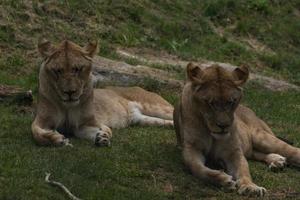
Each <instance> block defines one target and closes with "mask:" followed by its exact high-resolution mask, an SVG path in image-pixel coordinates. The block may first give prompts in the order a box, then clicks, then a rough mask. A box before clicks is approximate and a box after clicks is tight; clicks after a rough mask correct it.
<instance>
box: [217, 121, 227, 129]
mask: <svg viewBox="0 0 300 200" xmlns="http://www.w3.org/2000/svg"><path fill="white" fill-rule="evenodd" d="M217 126H218V127H219V128H220V129H222V130H224V129H226V128H228V127H229V125H228V124H223V123H217Z"/></svg>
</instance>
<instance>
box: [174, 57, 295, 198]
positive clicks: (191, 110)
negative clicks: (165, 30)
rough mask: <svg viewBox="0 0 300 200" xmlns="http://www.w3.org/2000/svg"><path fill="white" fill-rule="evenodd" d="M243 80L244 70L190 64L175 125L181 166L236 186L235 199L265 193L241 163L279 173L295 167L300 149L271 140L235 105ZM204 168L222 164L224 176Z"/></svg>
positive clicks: (252, 115)
mask: <svg viewBox="0 0 300 200" xmlns="http://www.w3.org/2000/svg"><path fill="white" fill-rule="evenodd" d="M248 75H249V71H248V69H247V68H246V67H240V68H236V69H235V70H234V71H232V72H231V71H228V70H225V69H224V68H222V67H220V66H218V65H215V66H211V67H208V68H205V69H204V68H200V67H198V66H195V65H193V64H191V63H190V64H189V65H188V66H187V77H188V81H187V83H186V84H185V86H184V89H183V91H182V95H181V99H180V103H179V104H178V106H177V107H175V110H174V125H175V130H176V135H177V141H178V143H179V144H181V145H182V148H183V158H184V162H185V164H186V165H187V167H188V168H189V169H190V170H191V172H192V173H193V174H194V175H196V176H198V177H199V178H201V179H204V180H207V181H209V182H211V183H214V184H218V185H221V186H224V187H228V188H230V189H235V188H236V187H237V189H238V193H239V194H246V195H258V196H262V195H264V194H265V192H266V189H265V188H263V187H259V186H257V185H256V184H254V183H253V182H252V180H251V176H250V172H249V168H248V163H247V160H246V158H249V159H254V160H258V161H263V162H265V163H267V164H268V165H269V167H270V168H282V167H284V166H285V164H286V162H287V163H289V164H292V165H296V166H300V149H299V148H296V147H293V146H291V145H289V144H287V143H285V142H283V141H281V140H280V139H278V138H276V137H275V136H274V134H273V132H272V131H271V129H270V128H269V127H268V126H267V125H266V123H265V122H263V121H262V120H261V119H259V118H258V117H257V116H256V115H255V113H254V112H253V111H252V110H250V109H249V108H247V107H245V106H242V105H239V102H240V100H241V98H242V90H241V88H240V86H242V85H243V84H244V83H245V82H246V80H247V79H248ZM209 163H210V164H211V163H213V164H221V168H223V169H224V170H225V172H223V171H221V170H216V169H212V168H209V166H210V164H209ZM214 166H216V165H214ZM219 167H220V165H219Z"/></svg>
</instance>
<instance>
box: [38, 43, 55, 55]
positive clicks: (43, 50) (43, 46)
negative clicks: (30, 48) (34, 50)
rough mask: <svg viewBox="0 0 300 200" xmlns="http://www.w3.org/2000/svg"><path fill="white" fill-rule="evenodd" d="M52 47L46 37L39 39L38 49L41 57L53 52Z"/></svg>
mask: <svg viewBox="0 0 300 200" xmlns="http://www.w3.org/2000/svg"><path fill="white" fill-rule="evenodd" d="M53 49H54V47H53V46H52V44H51V42H49V41H48V40H46V39H40V40H39V42H38V51H39V53H40V54H41V55H42V57H43V58H47V57H48V56H50V55H51V52H53Z"/></svg>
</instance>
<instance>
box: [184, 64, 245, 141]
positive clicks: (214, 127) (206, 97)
mask: <svg viewBox="0 0 300 200" xmlns="http://www.w3.org/2000/svg"><path fill="white" fill-rule="evenodd" d="M187 76H188V80H189V81H190V82H191V84H192V98H193V101H194V102H195V104H196V108H195V109H197V110H196V112H199V113H201V115H202V117H203V118H204V121H205V123H206V125H207V128H208V129H209V130H210V132H211V134H212V135H213V136H214V137H215V138H218V137H221V136H225V135H228V133H229V129H230V127H231V126H232V123H233V120H234V112H235V109H236V108H237V106H238V104H239V102H240V100H241V98H242V90H241V88H240V86H242V85H243V84H244V83H245V82H246V81H247V79H248V76H249V70H248V68H247V67H239V68H236V69H235V70H233V71H229V70H226V69H224V68H222V67H221V66H218V65H213V66H210V67H207V68H203V69H202V68H200V67H198V66H195V65H193V64H192V63H190V64H188V66H187Z"/></svg>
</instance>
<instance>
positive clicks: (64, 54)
mask: <svg viewBox="0 0 300 200" xmlns="http://www.w3.org/2000/svg"><path fill="white" fill-rule="evenodd" d="M38 50H39V52H40V54H41V55H42V56H43V58H44V62H43V65H44V66H43V67H44V69H45V72H46V73H45V74H46V76H47V81H48V83H47V84H49V85H50V84H51V87H53V88H54V91H55V92H56V93H57V95H58V97H59V99H60V100H61V102H62V103H63V104H64V105H77V104H78V103H79V102H80V97H81V96H82V94H83V92H84V89H85V86H86V84H87V83H88V82H89V81H90V74H91V68H92V57H93V56H94V55H95V54H96V52H97V43H89V44H87V45H86V46H85V47H84V48H82V47H80V46H78V45H76V44H75V43H73V42H70V41H68V40H65V41H63V42H61V43H60V44H59V45H57V46H53V45H52V44H51V43H50V42H49V41H41V42H39V44H38Z"/></svg>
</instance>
